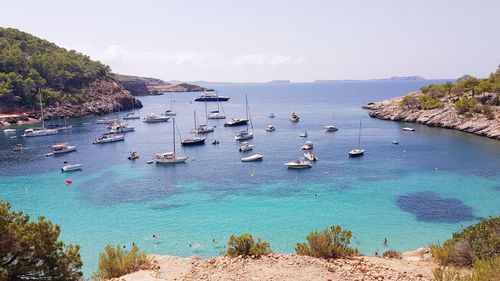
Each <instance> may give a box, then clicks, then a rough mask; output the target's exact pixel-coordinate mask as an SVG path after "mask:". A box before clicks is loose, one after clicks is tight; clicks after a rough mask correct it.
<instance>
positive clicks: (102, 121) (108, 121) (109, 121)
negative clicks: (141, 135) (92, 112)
mask: <svg viewBox="0 0 500 281" xmlns="http://www.w3.org/2000/svg"><path fill="white" fill-rule="evenodd" d="M115 122H118V119H114V118H113V119H112V118H99V119H97V120H95V123H96V124H113V123H115Z"/></svg>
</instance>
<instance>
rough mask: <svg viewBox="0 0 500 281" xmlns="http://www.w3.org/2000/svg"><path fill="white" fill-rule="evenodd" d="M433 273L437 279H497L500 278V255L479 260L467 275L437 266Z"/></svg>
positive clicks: (467, 280)
mask: <svg viewBox="0 0 500 281" xmlns="http://www.w3.org/2000/svg"><path fill="white" fill-rule="evenodd" d="M433 273H434V279H435V280H436V281H497V280H500V257H495V258H491V259H486V260H477V261H476V262H474V265H473V267H472V272H471V274H469V275H465V276H460V273H459V272H458V271H457V270H453V269H446V268H436V269H435V270H434V272H433Z"/></svg>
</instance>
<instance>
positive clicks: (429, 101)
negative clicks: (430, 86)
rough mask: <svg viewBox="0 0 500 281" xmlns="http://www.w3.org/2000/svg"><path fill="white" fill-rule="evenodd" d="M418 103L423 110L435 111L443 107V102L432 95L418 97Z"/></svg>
mask: <svg viewBox="0 0 500 281" xmlns="http://www.w3.org/2000/svg"><path fill="white" fill-rule="evenodd" d="M418 102H419V106H420V108H421V109H434V108H438V107H443V102H442V101H441V100H439V99H438V98H436V97H434V96H432V95H426V94H424V95H421V96H419V97H418Z"/></svg>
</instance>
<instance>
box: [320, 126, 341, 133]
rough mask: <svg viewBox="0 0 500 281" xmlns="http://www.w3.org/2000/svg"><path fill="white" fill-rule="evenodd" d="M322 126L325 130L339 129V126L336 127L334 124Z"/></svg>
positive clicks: (333, 130)
mask: <svg viewBox="0 0 500 281" xmlns="http://www.w3.org/2000/svg"><path fill="white" fill-rule="evenodd" d="M323 128H325V132H335V131H338V130H339V128H337V127H336V126H334V125H327V126H324V127H323Z"/></svg>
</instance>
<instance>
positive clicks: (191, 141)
mask: <svg viewBox="0 0 500 281" xmlns="http://www.w3.org/2000/svg"><path fill="white" fill-rule="evenodd" d="M203 144H205V138H203V137H200V136H199V135H198V131H197V127H196V111H194V136H192V137H189V138H185V139H182V140H181V145H184V146H192V145H203Z"/></svg>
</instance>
